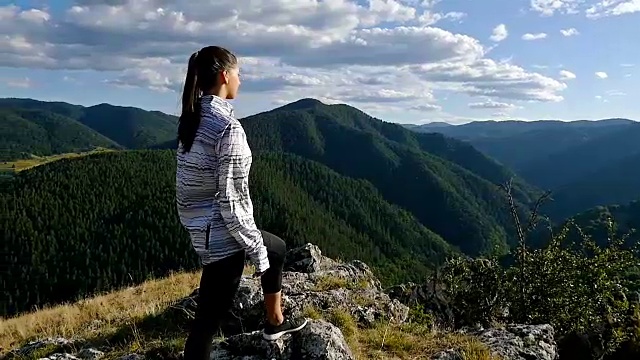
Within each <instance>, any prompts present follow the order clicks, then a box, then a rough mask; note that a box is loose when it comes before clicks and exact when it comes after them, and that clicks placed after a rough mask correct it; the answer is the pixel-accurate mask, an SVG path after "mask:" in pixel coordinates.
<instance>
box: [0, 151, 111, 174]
mask: <svg viewBox="0 0 640 360" xmlns="http://www.w3.org/2000/svg"><path fill="white" fill-rule="evenodd" d="M110 151H115V150H112V149H106V148H96V149H94V150H91V151H87V152H80V153H64V154H56V155H51V156H35V155H32V156H31V158H30V159H19V160H15V161H4V162H0V172H2V171H6V172H20V171H22V170H27V169H31V168H33V167H36V166H38V165H43V164H47V163H50V162H52V161H57V160H61V159H71V158H76V157H81V156H86V155H91V154H98V153H105V152H110Z"/></svg>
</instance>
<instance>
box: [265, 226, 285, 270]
mask: <svg viewBox="0 0 640 360" xmlns="http://www.w3.org/2000/svg"><path fill="white" fill-rule="evenodd" d="M260 232H261V233H262V239H263V241H264V245H265V246H266V247H267V253H268V256H269V262H272V263H278V264H284V258H285V255H286V253H287V244H286V243H285V242H284V240H282V239H281V238H280V237H278V236H276V235H274V234H272V233H270V232H267V231H264V230H260Z"/></svg>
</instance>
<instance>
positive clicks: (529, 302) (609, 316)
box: [439, 219, 640, 358]
mask: <svg viewBox="0 0 640 360" xmlns="http://www.w3.org/2000/svg"><path fill="white" fill-rule="evenodd" d="M516 223H517V224H518V226H520V225H519V222H518V221H517V219H516ZM602 226H603V227H604V228H605V229H606V234H607V239H606V241H602V240H603V239H593V238H592V237H591V236H589V235H587V234H585V233H583V232H582V230H581V229H580V227H579V226H578V225H577V224H575V223H573V222H572V221H567V222H566V223H565V224H564V225H563V227H562V228H561V231H560V232H559V233H558V234H555V235H552V236H551V240H550V241H549V242H548V243H547V244H546V245H545V246H543V247H540V248H537V249H529V248H527V245H526V242H525V236H526V234H525V233H524V232H519V234H520V235H521V236H520V243H519V245H518V247H517V248H516V249H515V250H516V253H515V254H514V255H515V256H514V261H513V263H512V264H511V265H510V266H507V267H503V266H501V265H500V263H499V261H498V259H497V258H495V257H494V258H489V259H469V258H455V259H451V260H449V261H448V262H447V263H446V265H445V266H444V267H443V268H442V271H441V272H440V279H439V281H441V282H442V283H443V285H444V287H445V288H446V289H447V296H448V297H449V301H450V302H451V304H452V307H453V308H454V312H455V314H456V316H457V319H456V323H457V325H458V326H474V325H477V324H481V325H485V326H486V325H491V324H492V323H495V322H503V323H504V322H508V323H527V324H551V325H553V327H554V329H555V331H556V335H557V336H558V340H559V342H560V343H561V344H562V339H563V338H567V337H569V336H577V337H579V338H581V339H586V340H587V343H588V344H589V347H590V351H591V352H592V354H593V356H594V358H601V357H603V356H606V355H610V354H613V353H614V352H616V351H617V350H618V349H620V347H621V346H623V345H624V347H625V348H626V349H627V350H628V349H629V348H634V347H635V348H637V347H638V340H639V339H640V335H639V334H640V318H639V314H640V308H639V305H638V302H637V301H634V300H635V299H636V298H637V297H638V296H639V295H638V293H636V292H635V290H634V289H637V288H638V283H637V280H636V279H637V278H638V276H637V271H636V270H635V269H637V268H638V265H639V262H640V260H639V259H640V257H638V251H637V250H638V249H637V247H630V246H627V245H625V236H620V235H619V234H618V233H616V231H615V225H614V222H613V220H612V219H608V221H605V222H603V224H602ZM529 228H530V227H529ZM570 231H575V232H577V233H578V234H579V235H580V236H579V237H578V241H573V242H569V241H567V234H568V233H569V232H570ZM596 240H598V241H596Z"/></svg>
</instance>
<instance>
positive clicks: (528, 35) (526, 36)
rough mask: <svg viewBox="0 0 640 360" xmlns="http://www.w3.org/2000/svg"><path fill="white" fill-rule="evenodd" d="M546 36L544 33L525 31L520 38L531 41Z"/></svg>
mask: <svg viewBox="0 0 640 360" xmlns="http://www.w3.org/2000/svg"><path fill="white" fill-rule="evenodd" d="M546 37H547V34H546V33H535V34H532V33H526V34H524V35H522V40H527V41H531V40H540V39H544V38H546Z"/></svg>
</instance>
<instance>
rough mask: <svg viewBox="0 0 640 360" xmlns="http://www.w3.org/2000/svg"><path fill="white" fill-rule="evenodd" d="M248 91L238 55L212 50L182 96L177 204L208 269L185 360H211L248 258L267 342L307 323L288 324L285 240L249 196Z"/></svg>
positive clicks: (192, 62) (198, 59)
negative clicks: (263, 227)
mask: <svg viewBox="0 0 640 360" xmlns="http://www.w3.org/2000/svg"><path fill="white" fill-rule="evenodd" d="M239 86H240V79H239V67H238V61H237V58H236V56H235V55H233V54H232V53H231V52H229V51H228V50H226V49H224V48H221V47H217V46H209V47H205V48H202V49H201V50H200V51H197V52H195V53H194V54H192V55H191V58H190V59H189V67H188V69H187V76H186V79H185V84H184V91H183V94H182V114H181V116H180V123H179V126H178V154H177V172H176V202H177V207H178V214H179V216H180V221H181V223H182V225H183V226H184V227H185V228H186V229H187V230H188V231H189V234H190V237H191V242H192V245H193V247H194V249H195V251H196V252H197V253H198V255H199V256H200V259H201V261H202V264H203V271H202V278H201V279H200V290H199V300H198V308H197V310H196V315H195V319H194V321H193V325H192V329H191V332H190V334H189V337H188V338H187V342H186V344H185V351H184V356H185V360H191V359H208V358H209V356H210V353H211V344H212V340H213V336H214V334H215V332H216V331H217V329H218V327H219V323H220V320H221V318H222V317H223V316H224V315H225V314H226V313H227V312H228V311H229V310H230V308H231V306H232V303H233V299H234V297H235V295H236V291H237V289H238V286H239V285H240V279H241V276H242V271H243V268H244V260H245V254H247V255H248V257H249V259H250V260H251V262H252V263H253V265H255V268H256V272H255V274H254V277H260V280H261V284H262V290H263V293H264V301H265V305H266V311H267V321H266V326H265V328H264V331H263V337H264V338H265V339H267V340H275V339H278V338H279V337H280V336H282V335H283V334H285V333H289V332H293V331H298V330H300V329H302V328H303V327H304V326H305V325H306V323H307V321H306V320H305V319H284V317H283V314H282V309H281V284H282V269H283V266H284V256H285V251H286V246H285V243H284V241H282V239H280V238H278V237H277V236H275V235H273V234H270V233H268V232H265V231H260V230H258V229H257V227H256V224H255V221H254V217H253V205H252V202H251V198H250V196H249V188H248V183H249V181H248V177H249V170H250V168H251V149H250V148H249V145H248V144H247V139H246V136H245V133H244V130H243V128H242V126H241V124H240V122H239V121H238V120H236V119H235V118H234V114H233V107H232V106H231V104H230V103H229V102H228V101H227V99H234V98H235V97H236V95H237V93H238V87H239Z"/></svg>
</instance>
